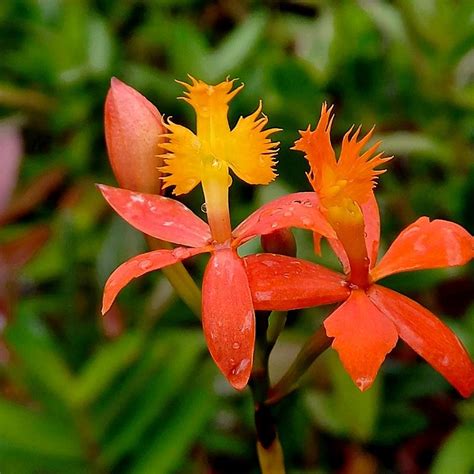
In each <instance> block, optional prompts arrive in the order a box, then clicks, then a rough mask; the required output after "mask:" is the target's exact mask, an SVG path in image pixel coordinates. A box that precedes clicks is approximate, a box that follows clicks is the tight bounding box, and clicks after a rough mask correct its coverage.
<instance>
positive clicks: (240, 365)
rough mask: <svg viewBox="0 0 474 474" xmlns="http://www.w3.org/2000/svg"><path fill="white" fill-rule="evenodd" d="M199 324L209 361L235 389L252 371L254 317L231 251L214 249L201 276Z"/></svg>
mask: <svg viewBox="0 0 474 474" xmlns="http://www.w3.org/2000/svg"><path fill="white" fill-rule="evenodd" d="M202 325H203V328H204V334H205V336H206V339H207V345H208V347H209V351H210V353H211V355H212V358H213V359H214V361H215V362H216V364H217V366H218V367H219V369H220V370H221V371H222V373H223V374H224V376H225V377H226V378H227V380H228V381H229V382H230V384H231V385H232V386H233V387H234V388H236V389H237V390H241V389H243V388H244V387H245V386H246V385H247V382H248V379H249V377H250V373H251V371H252V362H253V349H254V343H255V314H254V310H253V306H252V296H251V294H250V289H249V284H248V280H247V275H246V274H245V268H244V264H243V262H242V260H241V259H240V257H239V256H238V255H237V253H236V252H235V251H234V250H232V249H229V248H227V249H220V250H217V251H216V252H215V253H213V255H212V256H211V259H210V261H209V263H208V265H207V267H206V271H205V273H204V281H203V284H202Z"/></svg>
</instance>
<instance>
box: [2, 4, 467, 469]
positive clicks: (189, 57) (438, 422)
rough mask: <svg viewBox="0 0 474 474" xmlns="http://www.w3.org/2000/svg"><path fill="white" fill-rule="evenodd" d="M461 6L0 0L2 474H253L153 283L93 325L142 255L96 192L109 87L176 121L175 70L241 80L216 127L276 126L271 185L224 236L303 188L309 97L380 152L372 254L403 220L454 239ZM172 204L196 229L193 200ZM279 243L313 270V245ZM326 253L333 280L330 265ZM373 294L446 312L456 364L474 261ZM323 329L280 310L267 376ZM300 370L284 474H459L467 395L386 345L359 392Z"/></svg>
mask: <svg viewBox="0 0 474 474" xmlns="http://www.w3.org/2000/svg"><path fill="white" fill-rule="evenodd" d="M473 13H474V11H473V6H472V1H470V0H458V1H454V0H452V1H449V0H416V1H410V0H397V1H394V2H389V1H382V0H373V1H369V0H359V1H349V0H341V1H334V2H332V1H324V0H319V1H318V0H313V1H312V0H288V1H278V0H274V1H265V2H256V1H254V2H253V1H250V0H246V1H242V2H224V1H219V2H211V1H204V0H173V1H170V0H161V1H160V0H156V1H152V0H128V1H121V0H95V1H93V0H89V1H87V0H82V1H81V0H15V1H3V2H0V51H1V61H0V119H1V120H2V121H8V123H10V124H12V123H13V124H14V126H15V127H17V128H18V127H21V130H22V135H23V143H24V157H23V163H22V166H21V172H20V178H19V182H18V183H17V190H16V193H15V195H14V196H13V197H12V199H11V201H10V206H9V207H8V208H6V209H4V210H1V212H0V214H1V215H0V220H1V224H2V227H1V228H0V257H1V258H0V265H1V271H0V274H1V275H0V276H1V278H0V284H1V288H0V290H1V291H0V303H1V306H0V309H1V314H0V332H3V334H2V336H1V343H0V364H1V366H0V391H1V398H0V471H1V472H2V474H18V473H20V474H22V473H26V474H28V473H38V472H41V473H64V472H67V473H68V474H70V473H76V472H77V473H83V472H84V473H85V472H87V473H103V472H114V473H122V472H123V473H125V472H131V473H132V472H133V473H168V472H169V473H173V472H186V473H188V472H202V473H204V472H216V473H233V472H235V473H241V472H249V473H251V472H257V467H256V466H257V460H256V454H255V451H254V440H253V428H252V419H251V414H252V407H251V400H250V396H249V394H248V393H247V392H243V393H241V394H239V393H236V392H234V391H233V390H232V389H230V388H229V387H228V386H227V385H226V383H225V382H224V380H223V379H222V378H220V376H218V375H217V371H216V369H215V368H214V367H213V365H212V363H211V360H210V357H209V356H208V354H207V351H206V348H205V344H204V340H203V336H202V333H201V332H200V330H199V322H198V321H197V320H196V319H195V318H194V317H193V315H192V313H191V312H190V311H189V310H188V309H187V308H186V307H185V305H184V304H183V303H182V302H180V301H178V300H176V297H175V295H174V294H173V292H172V290H171V289H170V286H169V284H168V283H167V281H166V280H165V279H164V277H163V275H162V274H161V273H155V274H153V275H151V276H148V277H146V278H142V279H140V281H137V282H136V283H134V284H133V285H130V287H129V288H127V289H126V290H125V291H124V292H123V295H122V296H121V297H120V298H119V303H118V304H117V305H116V306H114V308H113V310H112V311H111V312H110V313H109V314H108V315H107V316H106V317H105V318H103V319H101V317H100V316H99V305H100V298H101V290H102V285H103V283H104V281H105V279H106V277H107V276H108V274H109V273H110V272H111V271H112V270H113V269H114V268H115V267H116V266H117V265H118V264H119V263H121V262H122V261H123V260H124V259H125V258H127V257H129V256H131V255H134V254H136V253H138V252H139V251H141V250H143V249H144V248H145V243H144V240H143V238H142V236H141V235H139V234H138V233H137V232H136V231H135V230H134V229H131V228H130V227H129V226H127V225H126V224H124V223H123V222H122V221H120V220H119V219H118V218H117V217H116V216H113V214H112V212H110V210H109V209H107V208H106V206H105V204H104V202H103V201H102V200H101V198H100V196H99V194H98V192H97V191H96V189H95V188H94V186H93V183H94V182H108V183H113V182H114V181H113V177H112V174H111V171H110V168H109V165H108V162H107V158H106V153H105V147H104V141H103V125H102V108H103V102H104V98H105V95H106V92H107V89H108V86H109V79H110V77H111V76H117V77H119V78H120V79H122V80H124V81H125V82H127V83H128V84H130V85H132V86H133V87H135V88H136V89H138V90H139V91H141V92H142V93H143V94H145V95H146V96H147V97H148V98H149V99H150V100H151V101H152V102H154V103H155V104H156V105H157V106H158V108H159V109H160V111H161V112H162V113H163V114H165V115H166V116H171V115H172V116H173V117H174V120H175V121H176V122H181V123H186V124H188V125H192V124H193V117H192V111H191V110H190V108H189V107H188V106H187V105H186V104H184V103H183V102H179V101H176V100H175V98H176V97H177V96H179V95H180V93H181V87H180V86H179V85H178V84H176V83H175V82H174V79H180V80H185V79H186V74H188V73H189V74H192V75H194V76H196V77H199V78H201V79H203V80H207V81H211V82H212V81H220V80H222V79H223V78H224V77H225V76H227V75H229V76H231V77H239V78H240V79H241V80H242V81H243V82H244V83H245V85H246V87H245V88H244V90H243V91H242V93H241V94H239V96H238V97H237V98H236V99H235V101H234V102H233V108H232V110H231V113H232V119H233V120H236V119H237V118H238V116H240V115H247V114H248V113H249V112H250V111H253V110H254V109H255V108H256V106H257V103H258V100H259V99H262V100H263V103H264V111H265V113H266V114H267V115H268V117H269V120H270V125H271V126H275V127H279V128H282V129H283V131H282V132H281V133H280V134H279V137H278V139H279V140H280V141H281V151H280V155H279V165H278V171H279V175H280V176H279V178H278V181H277V182H276V183H275V184H272V185H270V186H269V187H268V188H265V189H263V188H262V189H252V188H250V187H249V186H246V185H244V184H242V183H238V182H237V180H235V182H234V186H233V187H232V190H231V208H232V212H233V220H234V221H235V223H237V222H238V221H239V220H240V219H241V218H243V217H245V216H246V215H248V214H249V213H250V212H251V211H252V210H254V209H255V208H256V207H257V206H258V205H259V204H261V203H262V200H266V199H267V198H268V197H269V196H275V195H280V194H283V193H284V192H287V191H299V190H307V189H308V188H309V186H308V184H307V182H306V178H305V175H304V172H305V170H306V162H305V160H304V159H302V157H301V156H300V155H298V154H297V153H295V152H292V151H289V148H290V147H291V146H292V143H293V141H294V140H295V139H296V138H297V136H298V134H297V130H299V129H304V128H306V127H307V125H308V124H309V123H311V124H313V125H314V124H315V123H316V121H317V118H318V116H319V108H320V105H321V102H322V101H323V100H326V101H328V102H329V103H334V104H335V106H336V109H335V110H336V120H335V123H334V134H333V141H334V143H335V144H337V143H339V142H340V139H341V137H342V135H343V133H344V132H345V131H346V130H347V129H348V128H349V127H350V126H351V125H352V124H354V123H355V124H359V123H362V124H363V126H364V129H365V130H368V129H369V128H370V127H371V126H372V125H373V124H374V123H375V124H377V129H376V130H377V133H376V138H377V139H379V138H380V139H382V140H383V146H382V148H383V149H384V150H385V152H386V153H387V154H393V155H395V159H394V160H393V161H392V162H391V163H390V165H389V172H388V173H387V174H385V175H384V176H383V177H382V178H381V184H380V187H379V190H378V197H379V202H380V207H381V213H382V235H383V243H382V246H383V247H386V246H387V244H388V243H389V242H390V241H391V240H392V239H393V237H394V236H395V235H396V234H397V233H398V232H399V231H400V230H401V228H403V227H404V226H406V225H407V224H409V223H410V222H412V221H413V220H414V219H415V218H416V217H418V216H420V215H428V216H431V217H433V218H446V219H450V220H454V221H456V222H458V223H459V224H461V225H463V226H465V227H466V228H468V229H469V230H470V231H471V232H473V231H474V210H473V209H474V208H473V206H472V203H473V201H474V160H473V151H472V144H473V141H474V81H473V78H474V49H473V46H474V14H473ZM0 154H1V150H0ZM2 159H7V158H4V156H3V155H2ZM2 168H4V164H3V163H2ZM11 179H16V177H15V176H14V175H12V178H11ZM185 200H186V203H187V204H188V205H189V206H190V207H191V208H193V209H194V210H195V211H197V212H199V209H200V205H201V202H202V196H201V194H200V191H195V192H193V193H192V194H191V195H190V196H186V197H185ZM40 225H42V226H44V225H46V226H47V227H48V238H47V240H46V238H43V237H39V236H40V234H38V233H37V232H38V231H37V229H38V226H40ZM35 232H36V233H35ZM41 235H43V234H41ZM25 236H27V237H25ZM28 236H37V238H35V239H33V237H30V238H28ZM22 239H23V240H22ZM297 240H298V244H299V255H300V256H303V257H305V258H310V259H314V255H313V252H312V247H311V238H310V236H309V235H306V234H304V233H302V232H300V233H297ZM39 247H41V250H39V251H38V249H39ZM12 249H14V252H17V253H16V254H15V253H14V255H17V254H18V258H17V260H15V262H16V263H15V262H14V264H12V263H11V262H10V261H9V260H8V259H7V258H5V256H6V255H11V253H12ZM248 249H249V251H253V250H255V249H258V243H256V242H254V243H251V244H249V247H248ZM35 253H36V255H35V257H34V258H33V259H32V257H33V254H35ZM204 259H205V257H204V258H202V257H198V258H196V259H195V260H194V261H193V262H192V263H191V265H190V270H191V271H192V273H193V274H194V275H197V276H199V275H200V274H201V273H202V270H203V264H204V262H205V260H204ZM323 259H324V261H325V263H328V264H330V265H335V264H336V263H335V259H334V257H333V256H331V255H330V252H329V251H328V250H327V249H326V251H325V252H324V256H323ZM10 260H11V259H10ZM27 260H30V263H28V264H26V266H23V265H25V263H26V261H27ZM20 266H23V267H22V269H21V271H19V268H20ZM387 284H388V285H389V286H391V287H393V288H396V289H399V290H403V291H404V292H405V293H406V294H409V295H410V296H415V297H416V298H417V299H418V300H419V301H421V302H424V303H425V304H426V305H427V306H428V307H429V308H430V309H432V310H433V311H434V312H435V313H436V314H438V315H440V316H442V317H444V318H445V320H446V321H447V322H448V323H449V324H451V325H452V326H453V328H454V329H455V330H456V331H457V333H458V334H459V335H460V337H461V338H462V339H463V340H464V342H465V344H466V345H467V347H468V349H469V351H470V353H471V354H474V302H473V297H472V296H473V288H474V275H473V267H472V264H471V266H470V267H466V268H460V269H451V270H449V271H429V272H421V273H412V274H403V275H399V276H397V277H392V278H390V279H387ZM326 314H327V308H318V309H312V310H305V311H299V312H294V313H292V314H290V315H289V322H288V327H287V329H286V330H285V333H284V336H283V338H282V340H281V341H280V342H279V343H278V345H277V348H276V352H275V354H274V355H273V356H272V373H273V374H274V377H275V378H276V376H277V374H280V373H281V372H282V371H283V370H284V368H285V367H286V366H287V365H288V363H289V362H290V360H291V357H292V356H293V355H294V353H295V349H296V348H297V347H298V346H299V345H301V344H302V342H303V341H304V340H305V338H306V337H307V336H308V334H309V333H310V332H311V331H313V330H314V329H315V328H316V327H317V326H318V324H319V323H320V321H321V318H323V317H324V315H326ZM4 326H5V327H4ZM315 365H316V368H315V370H314V371H312V372H311V373H310V374H308V376H306V378H305V382H304V388H303V389H302V390H300V391H299V392H297V393H295V394H293V395H292V396H291V397H290V398H289V399H288V400H286V401H284V402H283V403H282V404H281V406H280V407H278V409H277V411H278V415H279V416H280V420H281V430H282V433H281V438H282V442H283V446H284V450H285V454H286V460H287V464H288V467H289V472H294V473H315V472H318V473H323V472H336V471H337V470H338V469H341V468H344V469H345V470H344V471H343V472H347V473H352V472H354V473H355V472H364V473H365V472H367V473H370V472H402V473H410V474H412V473H415V474H416V473H418V472H419V473H421V472H426V471H427V470H432V472H433V473H435V474H443V473H446V472H453V473H455V474H463V473H466V474H467V473H469V472H472V471H473V470H474V457H473V450H472V446H473V444H474V417H473V413H474V408H473V402H472V400H468V401H463V402H460V398H459V396H457V395H456V394H455V393H454V391H453V390H452V389H450V387H449V386H448V384H447V383H445V382H444V380H442V379H441V377H440V376H439V375H438V374H437V373H436V372H434V370H432V369H431V368H430V367H428V366H427V365H425V364H422V363H420V361H419V360H418V359H417V358H416V357H415V356H414V354H413V353H412V352H411V351H410V350H409V349H407V348H406V347H405V346H403V345H402V344H400V345H399V347H398V348H397V350H396V351H394V353H393V354H392V355H391V356H390V357H389V359H388V361H387V362H386V364H385V366H384V368H383V370H382V374H381V376H380V378H379V380H378V382H377V384H376V386H374V387H373V388H372V389H371V390H370V391H369V392H367V393H363V394H361V393H360V392H359V391H358V390H356V389H355V388H354V387H353V386H352V384H351V383H349V380H348V378H347V375H346V374H345V372H343V371H342V369H341V367H340V364H339V362H338V360H337V358H336V357H335V354H327V355H326V356H325V357H323V358H322V360H321V361H320V362H318V363H317V364H315ZM360 466H362V468H361V467H360ZM357 469H359V470H357ZM360 469H364V470H360ZM338 472H342V471H338Z"/></svg>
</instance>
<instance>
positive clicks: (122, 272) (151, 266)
mask: <svg viewBox="0 0 474 474" xmlns="http://www.w3.org/2000/svg"><path fill="white" fill-rule="evenodd" d="M209 250H210V247H202V248H198V249H188V248H185V247H177V248H175V249H174V250H155V251H153V252H147V253H142V254H141V255H137V256H136V257H133V258H131V259H130V260H127V261H126V262H125V263H122V265H120V267H118V268H117V269H116V270H115V271H114V272H113V273H112V275H110V277H109V279H108V280H107V282H106V284H105V288H104V297H103V301H102V314H104V313H106V312H107V311H108V310H109V308H110V307H111V306H112V303H113V302H114V300H115V298H116V297H117V295H118V294H119V292H120V290H121V289H122V288H124V287H125V286H127V285H128V284H129V283H130V281H131V280H133V279H134V278H138V277H139V276H142V275H144V274H145V273H149V272H152V271H154V270H159V269H160V268H163V267H167V266H168V265H173V263H177V262H180V261H181V260H184V259H185V258H189V257H192V256H194V255H197V254H200V253H204V252H208V251H209Z"/></svg>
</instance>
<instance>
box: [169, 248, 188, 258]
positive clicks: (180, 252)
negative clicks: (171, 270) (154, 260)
mask: <svg viewBox="0 0 474 474" xmlns="http://www.w3.org/2000/svg"><path fill="white" fill-rule="evenodd" d="M172 254H173V257H175V258H177V259H179V260H182V259H184V258H187V257H189V249H186V248H184V247H177V248H175V249H174V250H173V252H172Z"/></svg>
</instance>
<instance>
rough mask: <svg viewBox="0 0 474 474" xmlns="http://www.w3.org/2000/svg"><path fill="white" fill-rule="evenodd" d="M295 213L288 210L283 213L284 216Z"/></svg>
mask: <svg viewBox="0 0 474 474" xmlns="http://www.w3.org/2000/svg"><path fill="white" fill-rule="evenodd" d="M292 215H293V213H292V212H291V211H286V212H284V213H283V216H284V217H291V216H292Z"/></svg>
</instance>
